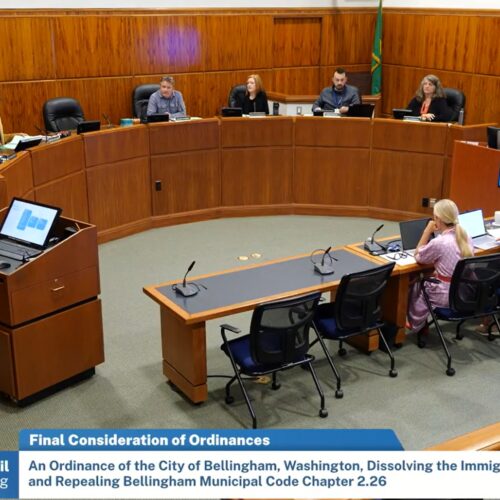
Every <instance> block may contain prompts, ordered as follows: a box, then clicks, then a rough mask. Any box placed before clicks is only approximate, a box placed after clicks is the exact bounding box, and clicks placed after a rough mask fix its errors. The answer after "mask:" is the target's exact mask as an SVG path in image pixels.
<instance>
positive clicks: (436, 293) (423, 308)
mask: <svg viewBox="0 0 500 500" xmlns="http://www.w3.org/2000/svg"><path fill="white" fill-rule="evenodd" d="M435 232H437V233H439V234H438V236H437V237H436V238H434V239H431V236H432V234H433V233H435ZM473 254H474V246H473V244H472V240H471V239H470V237H469V236H468V235H467V232H466V231H465V229H464V228H463V227H461V226H460V224H459V223H458V208H457V206H456V204H455V203H454V202H453V201H451V200H446V199H444V200H439V201H438V202H437V203H436V204H435V205H434V217H433V219H432V220H430V221H429V223H428V224H427V226H426V228H425V229H424V232H423V233H422V236H421V238H420V241H419V242H418V244H417V250H416V252H415V260H416V261H417V262H418V263H419V264H433V265H434V277H435V278H437V280H438V282H436V283H434V282H426V283H425V284H424V285H423V286H425V290H426V292H427V295H428V297H429V299H430V302H431V304H432V307H448V305H449V302H448V294H449V291H450V282H451V277H452V275H453V271H454V270H455V266H456V265H457V262H458V261H459V260H460V259H463V258H465V257H471V256H472V255H473ZM421 286H422V285H421V284H420V283H414V284H413V285H412V287H411V288H410V297H409V301H408V323H409V325H408V327H409V329H410V330H411V331H412V332H419V331H421V333H422V334H426V333H427V328H428V327H427V316H428V314H429V311H428V309H427V305H426V303H425V300H424V296H423V292H422V289H421Z"/></svg>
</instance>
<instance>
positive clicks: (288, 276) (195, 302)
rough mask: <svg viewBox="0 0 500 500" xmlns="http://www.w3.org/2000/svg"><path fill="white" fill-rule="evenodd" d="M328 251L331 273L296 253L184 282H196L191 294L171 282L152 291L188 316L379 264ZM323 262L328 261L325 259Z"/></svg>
mask: <svg viewBox="0 0 500 500" xmlns="http://www.w3.org/2000/svg"><path fill="white" fill-rule="evenodd" d="M330 254H331V255H332V256H333V257H334V258H335V259H338V260H337V261H335V260H334V261H333V262H332V264H333V268H334V270H335V272H334V274H329V275H321V274H319V273H318V272H316V271H315V270H314V265H313V263H312V262H311V258H310V256H300V257H297V258H292V259H288V260H284V261H279V262H272V263H269V264H263V265H259V266H254V267H247V268H245V267H243V268H241V269H237V270H234V271H231V272H226V273H221V274H216V275H213V276H209V277H200V278H192V279H191V280H188V282H191V283H192V282H195V283H197V284H198V286H199V287H200V291H199V292H198V294H197V295H194V296H191V297H184V296H183V295H181V294H179V293H178V292H176V291H175V290H174V289H173V287H172V284H168V285H164V286H159V287H157V288H156V290H157V291H158V292H159V293H161V294H162V295H163V296H164V297H166V298H167V299H168V300H169V301H171V302H172V303H174V304H175V305H176V306H178V307H180V308H181V309H182V310H183V311H185V313H187V314H188V315H192V314H198V313H203V312H207V311H211V310H213V309H219V308H224V307H228V306H231V305H234V304H239V303H244V302H248V301H261V302H265V301H266V298H268V297H275V296H279V295H281V294H286V293H290V292H293V291H294V290H297V291H298V292H299V293H300V290H301V289H304V288H309V289H314V288H315V287H316V288H317V289H318V290H321V289H327V288H328V286H326V287H325V286H324V285H331V287H333V286H334V285H335V284H336V283H338V282H339V281H340V279H341V278H342V276H344V275H345V274H350V273H354V272H359V271H365V270H367V269H373V268H375V267H378V266H379V265H380V264H377V263H376V262H372V261H370V260H367V259H365V258H363V257H362V256H359V255H356V254H354V253H352V252H349V251H348V250H344V249H339V250H335V251H331V252H330ZM314 260H315V261H320V260H321V254H320V255H315V256H314ZM325 262H326V263H328V262H329V260H328V258H327V259H325ZM202 285H203V286H202ZM203 287H206V289H205V288H203ZM260 299H262V300H260ZM228 314H230V312H229V313H228Z"/></svg>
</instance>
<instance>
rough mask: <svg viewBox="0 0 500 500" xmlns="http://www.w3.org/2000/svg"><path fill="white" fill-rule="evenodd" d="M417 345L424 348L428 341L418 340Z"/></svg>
mask: <svg viewBox="0 0 500 500" xmlns="http://www.w3.org/2000/svg"><path fill="white" fill-rule="evenodd" d="M417 345H418V347H420V349H423V348H424V347H425V345H426V342H425V340H419V341H418V342H417Z"/></svg>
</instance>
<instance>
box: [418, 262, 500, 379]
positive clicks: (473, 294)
mask: <svg viewBox="0 0 500 500" xmlns="http://www.w3.org/2000/svg"><path fill="white" fill-rule="evenodd" d="M429 282H434V283H439V280H438V279H437V278H434V277H432V276H430V277H428V278H424V279H423V280H422V292H423V295H424V299H425V303H426V304H427V308H428V309H429V313H430V315H431V317H432V320H431V322H430V324H432V323H434V325H435V326H436V331H437V333H438V336H439V340H440V342H441V345H442V346H443V349H444V352H445V354H446V358H447V365H446V375H448V376H450V377H451V376H453V375H455V369H454V368H452V366H451V355H450V352H449V350H448V347H447V346H446V341H445V339H444V335H443V331H442V330H441V326H440V324H439V321H438V320H441V321H455V322H458V324H457V328H456V338H457V339H458V340H461V339H462V338H463V335H462V334H461V333H460V327H461V326H462V324H463V323H464V322H465V321H467V320H469V319H474V318H483V317H485V316H489V317H491V318H492V319H493V322H494V323H495V324H496V325H497V328H499V330H500V323H499V321H498V318H497V314H498V313H500V310H499V308H498V304H499V296H498V289H499V288H500V255H499V254H495V255H485V256H482V257H468V258H466V259H462V260H460V261H459V262H458V263H457V265H456V267H455V271H454V272H453V276H452V278H451V283H450V292H449V304H450V305H449V307H432V304H431V302H430V299H429V295H428V294H427V291H426V287H425V283H429ZM492 325H493V323H492V324H491V326H492ZM493 339H494V337H493V335H492V333H491V327H490V329H489V333H488V340H493ZM417 343H418V346H419V347H421V348H423V347H425V345H426V341H425V340H424V338H423V337H422V335H421V333H420V332H419V334H418V337H417Z"/></svg>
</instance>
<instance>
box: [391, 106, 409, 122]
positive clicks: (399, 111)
mask: <svg viewBox="0 0 500 500" xmlns="http://www.w3.org/2000/svg"><path fill="white" fill-rule="evenodd" d="M411 114H412V110H411V109H406V108H404V109H403V108H394V109H393V110H392V116H393V117H394V118H395V119H396V120H402V119H403V118H404V117H405V116H408V115H411Z"/></svg>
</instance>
